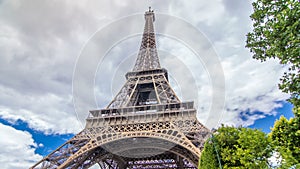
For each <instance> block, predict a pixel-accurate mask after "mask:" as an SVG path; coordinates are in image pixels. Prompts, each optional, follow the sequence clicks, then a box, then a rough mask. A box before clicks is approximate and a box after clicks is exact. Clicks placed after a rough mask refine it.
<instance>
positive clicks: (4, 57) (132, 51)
mask: <svg viewBox="0 0 300 169" xmlns="http://www.w3.org/2000/svg"><path fill="white" fill-rule="evenodd" d="M132 4H135V5H132ZM149 5H152V7H153V8H154V9H155V11H156V13H157V19H156V22H155V24H156V25H155V26H156V28H157V33H160V34H161V35H162V36H158V37H157V42H158V50H159V54H160V57H161V63H162V66H163V67H166V68H168V70H169V74H170V76H171V78H170V79H171V84H172V85H173V86H174V89H175V91H176V92H177V93H178V95H179V96H180V97H181V99H182V100H194V101H195V102H196V105H197V108H198V117H199V119H200V121H201V122H203V123H207V121H209V120H210V119H208V118H209V117H210V115H209V112H210V109H211V106H212V105H213V103H212V96H213V95H214V94H216V93H217V94H218V93H222V92H220V91H218V89H217V90H215V89H214V88H213V87H212V79H213V78H215V77H211V76H210V74H208V73H207V70H209V69H211V70H214V68H215V67H214V66H215V65H214V63H209V65H205V64H203V62H201V57H207V58H209V57H210V56H212V55H213V54H212V53H211V51H214V52H215V53H216V54H217V56H218V59H219V61H220V64H221V65H222V67H221V69H222V71H223V72H224V77H225V86H226V88H225V91H224V92H225V96H226V99H225V103H224V105H225V107H224V109H223V111H222V112H219V114H217V116H219V118H220V119H221V121H220V122H222V123H228V124H236V125H245V126H247V125H250V124H252V123H253V122H254V121H255V120H256V119H259V118H263V117H265V116H266V115H270V114H276V112H274V109H275V108H278V107H280V106H281V104H280V103H278V101H282V100H285V99H286V98H287V97H288V96H287V95H285V94H282V93H281V92H280V91H279V90H278V89H277V85H276V83H277V82H278V79H279V77H280V75H281V74H282V71H283V69H284V68H283V67H281V66H279V65H278V63H277V61H270V62H266V63H259V62H257V61H254V60H252V59H251V54H250V53H249V51H248V50H247V49H245V48H244V46H245V34H246V33H247V32H248V31H250V29H251V21H250V19H249V18H248V16H249V15H250V13H251V10H252V9H251V4H250V2H241V1H238V0H235V1H230V2H229V1H218V0H215V1H209V2H208V1H207V2H206V1H202V2H199V1H189V2H181V1H164V2H162V3H158V2H156V1H155V2H151V3H150V2H144V1H138V0H132V1H130V3H125V2H123V1H120V0H115V1H109V2H104V1H90V2H81V1H80V2H79V1H63V2H58V1H57V2H52V1H43V2H41V1H35V0H31V1H27V2H26V3H25V2H23V1H17V0H16V1H3V2H2V3H1V4H0V18H1V19H0V22H1V26H0V53H1V54H0V55H1V57H0V58H1V61H0V71H1V74H0V79H1V80H0V91H1V92H2V93H3V94H2V95H1V96H0V101H1V105H0V109H1V111H0V116H1V118H4V119H7V120H9V121H11V122H14V121H16V120H18V119H21V120H23V121H25V122H27V123H28V124H29V126H30V127H32V128H34V129H37V130H40V131H44V132H46V133H69V132H72V133H76V132H78V131H79V130H80V129H81V128H82V126H81V125H80V123H79V122H78V120H77V115H76V111H77V113H79V114H80V119H84V118H85V117H86V116H87V115H88V110H89V109H94V108H96V107H97V106H96V105H94V104H91V103H94V102H96V103H97V104H98V107H100V108H102V107H105V106H106V105H107V104H108V103H109V101H110V100H111V98H112V96H113V95H114V94H116V92H118V89H119V88H120V87H121V86H122V83H121V82H124V81H125V79H124V74H125V73H126V72H127V71H129V70H131V69H132V66H133V65H131V64H132V63H133V62H134V60H135V59H134V57H135V56H136V53H137V50H138V48H139V42H140V37H138V36H133V37H128V38H126V39H123V40H124V42H122V43H119V44H115V45H116V46H114V47H113V49H111V50H110V52H109V53H108V54H107V57H106V60H105V61H103V62H102V65H100V66H99V65H98V63H92V62H91V63H90V64H86V65H85V67H87V68H88V67H90V66H91V65H96V66H97V65H98V66H99V67H98V69H97V70H98V72H97V73H98V74H97V73H96V74H88V73H89V71H81V72H80V73H81V75H82V76H85V77H91V78H94V81H92V85H91V84H88V83H87V82H85V81H84V80H85V78H83V79H81V80H82V82H81V83H80V85H78V86H77V87H79V88H80V92H81V93H80V96H83V97H77V95H75V96H74V95H73V93H72V76H73V71H74V69H75V67H76V66H75V65H76V63H77V64H78V60H77V57H78V56H80V54H82V53H81V52H82V50H83V49H84V47H86V46H84V44H86V42H90V41H91V40H93V38H94V37H95V36H96V35H97V34H95V36H92V35H93V34H94V33H95V31H97V30H98V29H99V30H101V28H104V27H105V26H106V25H108V24H109V23H112V22H113V21H115V20H116V19H118V18H121V17H124V16H128V15H132V14H136V13H138V14H142V13H143V12H144V10H145V9H147V7H148V6H149ZM159 14H167V15H170V16H172V17H178V18H182V19H184V20H185V21H186V22H187V23H189V24H191V26H193V27H195V28H196V29H198V30H199V32H201V33H202V35H203V37H204V39H206V40H205V41H199V42H197V44H194V45H196V46H197V45H198V47H199V48H201V49H202V51H203V52H202V53H200V55H199V56H196V55H195V53H193V49H190V48H189V47H188V46H185V45H184V42H181V41H180V40H182V39H179V40H176V37H175V40H174V38H173V39H172V38H171V37H167V36H163V35H167V34H168V33H170V32H168V31H170V30H172V28H170V27H168V24H170V25H171V23H168V22H167V20H164V21H166V22H160V18H159ZM161 16H162V15H161ZM139 23H140V24H138V25H130V24H129V23H128V24H127V25H125V24H124V28H122V29H120V28H118V29H116V30H110V31H114V32H110V35H111V36H110V37H106V39H101V37H97V38H98V40H97V39H94V42H95V43H94V44H93V45H94V46H93V47H94V48H93V50H91V51H90V52H91V53H93V55H94V56H95V57H99V55H98V54H97V51H99V50H97V46H105V44H109V42H112V41H113V40H115V39H117V40H118V38H119V37H117V35H119V34H121V33H117V32H122V30H125V27H126V29H128V30H140V31H137V32H135V33H141V32H142V30H143V28H142V27H143V24H144V21H143V16H142V15H140V20H139ZM176 29H177V31H176V32H178V33H181V32H182V33H184V34H185V35H186V36H188V38H191V39H193V36H194V35H193V34H192V32H188V31H187V30H184V29H183V27H181V25H178V27H176ZM173 30H175V29H173ZM108 31H109V30H108ZM139 36H140V34H139ZM99 39H100V40H99ZM119 40H120V39H119ZM97 42H99V43H97ZM100 42H103V43H100ZM111 47H112V46H111ZM124 57H125V59H124ZM197 57H198V58H199V57H200V60H199V61H197V62H195V58H197ZM83 60H84V58H83ZM79 61H81V60H79ZM87 63H88V62H87ZM125 65H126V66H125ZM128 65H129V66H128ZM178 65H180V67H179V66H178ZM115 69H117V70H115ZM83 70H88V69H83ZM75 72H76V71H75ZM187 73H188V74H189V75H188V76H187ZM99 74H101V75H99ZM89 83H90V82H89ZM191 85H192V88H194V89H195V90H196V91H197V92H194V91H192V90H188V89H190V87H191ZM94 88H95V89H94ZM73 90H74V89H73ZM75 90H76V88H75ZM220 90H223V89H220ZM88 92H94V93H91V95H88V94H87V93H88ZM95 92H97V94H95ZM75 94H78V93H75ZM94 95H95V98H94ZM74 98H75V99H74ZM95 99H96V101H95ZM74 100H75V103H76V104H77V107H76V106H75V107H76V110H75V108H74V105H73V101H74ZM218 106H220V105H218ZM257 111H259V112H262V114H260V115H257V114H255V112H257ZM241 112H243V113H244V114H242V115H243V116H245V117H246V118H241ZM245 119H246V120H245ZM74 121H75V122H76V123H75V125H74V123H73V122H74ZM83 123H84V122H83Z"/></svg>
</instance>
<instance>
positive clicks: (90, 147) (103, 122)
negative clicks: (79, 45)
mask: <svg viewBox="0 0 300 169" xmlns="http://www.w3.org/2000/svg"><path fill="white" fill-rule="evenodd" d="M154 20H155V16H154V12H153V10H151V8H149V10H148V11H146V12H145V27H144V32H143V38H142V42H141V47H140V50H139V53H138V56H137V60H136V63H135V65H134V68H133V71H131V72H128V73H127V74H126V76H125V77H126V80H127V81H126V83H125V84H124V86H123V87H122V88H121V90H120V91H119V93H118V94H117V95H116V96H115V98H114V99H113V100H112V101H111V102H110V103H109V104H108V106H107V107H106V108H105V109H97V110H90V114H89V117H88V118H87V119H86V126H85V128H84V129H83V130H82V131H81V132H80V133H78V134H77V135H75V136H74V137H73V138H72V139H70V140H68V141H67V142H66V143H64V144H63V145H62V146H60V147H59V148H57V149H56V150H54V151H53V152H52V153H50V154H49V155H47V156H46V157H44V158H43V159H42V160H41V161H39V162H38V163H37V164H35V165H34V166H33V167H32V168H59V169H63V168H89V167H91V166H93V165H95V164H98V165H99V166H100V168H103V169H104V168H105V169H106V168H109V169H116V168H119V169H125V168H134V169H137V168H168V169H170V168H174V169H175V168H194V169H196V168H197V165H198V160H199V157H200V155H201V150H202V148H203V146H204V142H205V140H206V139H207V137H208V136H209V135H210V134H209V133H210V131H209V130H208V129H207V128H206V127H205V126H204V125H202V124H201V123H200V122H199V121H198V120H197V118H196V114H197V110H196V109H195V108H194V102H181V101H180V100H179V98H178V97H177V95H176V93H175V92H174V90H173V89H172V88H171V86H170V84H169V81H168V72H167V70H166V69H163V68H161V67H160V63H159V58H158V54H157V49H156V44H155V33H154V26H153V22H154Z"/></svg>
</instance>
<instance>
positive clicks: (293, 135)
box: [269, 116, 300, 168]
mask: <svg viewBox="0 0 300 169" xmlns="http://www.w3.org/2000/svg"><path fill="white" fill-rule="evenodd" d="M269 137H270V138H271V139H272V141H273V145H274V146H275V150H276V151H277V152H279V154H280V156H279V157H278V158H279V161H281V165H280V166H279V167H280V168H288V167H291V166H294V165H296V164H298V167H300V164H299V163H300V121H299V118H291V119H290V120H287V119H286V118H285V117H283V116H281V117H280V119H279V120H277V121H276V122H275V124H274V127H273V128H272V131H271V133H270V134H269Z"/></svg>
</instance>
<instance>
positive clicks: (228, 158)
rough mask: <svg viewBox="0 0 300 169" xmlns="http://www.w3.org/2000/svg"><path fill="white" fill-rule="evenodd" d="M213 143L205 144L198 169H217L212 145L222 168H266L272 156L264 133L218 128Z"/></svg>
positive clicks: (246, 129)
mask: <svg viewBox="0 0 300 169" xmlns="http://www.w3.org/2000/svg"><path fill="white" fill-rule="evenodd" d="M213 138H214V139H213V141H214V142H212V141H211V140H208V141H207V142H206V143H205V146H204V150H203V152H202V155H201V158H200V164H199V168H200V169H206V168H212V169H214V168H216V169H218V168H219V164H218V161H217V155H216V151H214V144H215V146H216V149H217V152H218V153H219V156H220V161H221V164H222V167H223V168H224V169H226V168H236V169H237V168H266V167H268V166H269V163H268V158H269V157H270V156H271V154H272V148H271V146H270V141H269V139H268V137H267V135H266V134H265V133H263V132H262V131H260V130H256V129H249V128H242V127H239V128H235V127H225V126H222V127H220V128H219V129H218V130H217V132H216V133H215V134H214V137H213Z"/></svg>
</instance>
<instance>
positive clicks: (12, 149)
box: [0, 123, 42, 169]
mask: <svg viewBox="0 0 300 169" xmlns="http://www.w3.org/2000/svg"><path fill="white" fill-rule="evenodd" d="M0 137H1V139H0V147H1V149H0V163H1V168H4V169H22V168H29V167H31V166H32V165H33V164H34V163H35V162H37V161H38V160H40V159H41V158H42V156H40V155H38V154H35V152H34V151H35V149H36V148H37V147H38V145H37V144H36V143H35V142H34V140H33V139H32V136H31V134H29V133H28V132H24V131H20V130H16V129H14V128H12V127H10V126H6V125H3V124H2V123H0Z"/></svg>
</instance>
